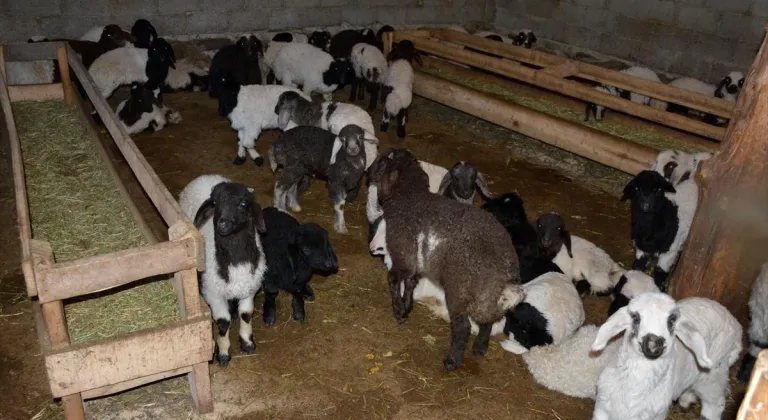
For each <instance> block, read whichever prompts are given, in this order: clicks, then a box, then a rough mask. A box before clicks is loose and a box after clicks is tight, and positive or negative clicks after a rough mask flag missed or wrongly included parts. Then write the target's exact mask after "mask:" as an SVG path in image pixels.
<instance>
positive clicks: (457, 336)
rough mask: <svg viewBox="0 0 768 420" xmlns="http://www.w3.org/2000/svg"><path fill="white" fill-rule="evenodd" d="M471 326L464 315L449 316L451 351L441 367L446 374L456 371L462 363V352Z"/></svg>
mask: <svg viewBox="0 0 768 420" xmlns="http://www.w3.org/2000/svg"><path fill="white" fill-rule="evenodd" d="M470 331H471V326H470V324H469V317H468V316H466V315H451V350H450V352H449V353H448V356H447V357H446V358H445V359H444V360H443V366H445V370H446V371H448V372H451V371H454V370H456V368H458V367H459V366H461V363H462V362H463V361H464V350H465V349H466V348H467V342H468V341H469V333H470Z"/></svg>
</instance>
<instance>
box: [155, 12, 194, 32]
mask: <svg viewBox="0 0 768 420" xmlns="http://www.w3.org/2000/svg"><path fill="white" fill-rule="evenodd" d="M151 22H152V25H154V27H155V29H157V33H158V34H160V35H161V36H165V35H185V34H188V33H189V32H187V14H186V13H171V14H164V15H159V16H154V17H152V20H151Z"/></svg>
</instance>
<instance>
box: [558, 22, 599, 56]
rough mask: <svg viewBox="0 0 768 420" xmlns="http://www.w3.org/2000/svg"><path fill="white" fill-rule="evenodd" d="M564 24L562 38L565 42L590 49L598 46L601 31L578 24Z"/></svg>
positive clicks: (595, 48)
mask: <svg viewBox="0 0 768 420" xmlns="http://www.w3.org/2000/svg"><path fill="white" fill-rule="evenodd" d="M564 26H565V28H564V32H563V38H564V39H565V42H566V43H568V44H570V45H575V46H578V47H581V48H586V49H590V50H597V49H598V48H600V41H601V40H600V38H601V36H602V33H600V32H599V31H597V30H594V29H590V28H587V27H584V26H578V25H568V24H566V25H564Z"/></svg>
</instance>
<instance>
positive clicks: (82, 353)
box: [45, 316, 213, 397]
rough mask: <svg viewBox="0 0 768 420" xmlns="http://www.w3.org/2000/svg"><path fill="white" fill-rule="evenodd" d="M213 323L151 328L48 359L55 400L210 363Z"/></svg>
mask: <svg viewBox="0 0 768 420" xmlns="http://www.w3.org/2000/svg"><path fill="white" fill-rule="evenodd" d="M212 355H213V340H212V339H211V320H210V318H209V317H206V316H201V317H198V318H194V319H190V320H187V321H182V322H179V323H176V324H174V325H172V326H164V327H161V328H156V329H152V330H146V331H139V332H135V333H131V334H126V335H123V336H120V337H116V338H113V339H109V340H100V341H96V342H89V343H83V344H78V345H74V346H69V347H68V348H66V349H63V350H60V351H53V352H51V353H49V354H46V355H45V366H46V369H47V372H48V382H49V385H50V387H51V393H52V394H53V396H54V397H61V396H64V395H69V394H73V393H78V392H83V391H88V390H92V389H96V388H101V387H105V386H108V385H112V384H116V383H121V382H126V381H130V380H133V379H137V378H141V377H144V376H149V375H155V374H157V373H158V372H167V371H169V370H174V369H179V368H181V367H184V366H190V365H194V364H197V363H203V362H207V361H208V360H210V359H211V357H212Z"/></svg>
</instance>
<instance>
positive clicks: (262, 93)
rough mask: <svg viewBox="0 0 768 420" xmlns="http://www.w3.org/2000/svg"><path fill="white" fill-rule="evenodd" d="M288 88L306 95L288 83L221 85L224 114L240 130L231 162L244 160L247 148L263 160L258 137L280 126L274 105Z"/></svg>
mask: <svg viewBox="0 0 768 420" xmlns="http://www.w3.org/2000/svg"><path fill="white" fill-rule="evenodd" d="M285 92H294V93H295V94H296V96H297V97H302V96H303V95H304V94H303V93H301V92H300V91H298V90H296V89H292V88H289V87H285V86H275V85H245V86H240V85H238V84H235V83H229V82H226V81H225V83H224V85H223V86H221V97H220V98H219V101H220V103H222V104H223V108H224V114H225V115H226V116H227V118H229V121H230V123H231V124H230V126H231V127H232V128H233V129H234V130H237V146H238V147H237V157H236V158H235V160H234V161H232V164H234V165H242V164H243V163H245V152H246V150H247V151H248V154H249V155H250V156H251V159H252V160H253V163H254V164H255V165H256V166H261V165H262V164H264V158H262V157H261V155H259V152H257V151H256V141H257V140H258V139H259V136H260V135H261V131H262V130H265V129H267V130H268V129H275V128H280V126H279V124H278V115H277V112H276V110H275V108H276V106H277V104H278V99H279V98H280V96H281V95H282V94H283V93H285ZM304 98H305V99H306V100H309V98H307V97H304Z"/></svg>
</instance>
